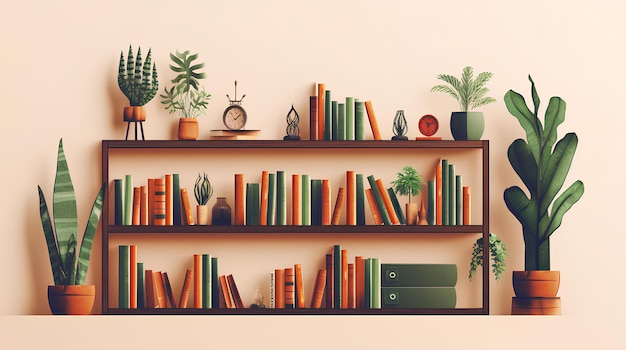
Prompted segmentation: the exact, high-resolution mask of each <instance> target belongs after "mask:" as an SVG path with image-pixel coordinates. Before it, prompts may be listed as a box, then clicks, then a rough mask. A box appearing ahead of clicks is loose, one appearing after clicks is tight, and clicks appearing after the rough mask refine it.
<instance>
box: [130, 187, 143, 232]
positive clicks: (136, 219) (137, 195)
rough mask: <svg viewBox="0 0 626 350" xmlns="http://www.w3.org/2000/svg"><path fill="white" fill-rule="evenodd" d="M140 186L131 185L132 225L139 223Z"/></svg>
mask: <svg viewBox="0 0 626 350" xmlns="http://www.w3.org/2000/svg"><path fill="white" fill-rule="evenodd" d="M140 216H141V188H140V187H133V220H132V223H133V225H139V224H141V221H140Z"/></svg>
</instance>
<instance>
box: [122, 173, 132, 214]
mask: <svg viewBox="0 0 626 350" xmlns="http://www.w3.org/2000/svg"><path fill="white" fill-rule="evenodd" d="M132 210H133V176H132V175H126V176H125V182H124V225H131V224H132V219H133V217H132V213H133V212H132Z"/></svg>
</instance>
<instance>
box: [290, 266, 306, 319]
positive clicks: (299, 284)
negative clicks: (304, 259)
mask: <svg viewBox="0 0 626 350" xmlns="http://www.w3.org/2000/svg"><path fill="white" fill-rule="evenodd" d="M293 271H294V278H295V297H296V302H295V307H296V308H297V309H304V303H305V293H304V283H303V281H302V279H303V276H302V264H295V265H294V266H293Z"/></svg>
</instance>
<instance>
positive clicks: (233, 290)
mask: <svg viewBox="0 0 626 350" xmlns="http://www.w3.org/2000/svg"><path fill="white" fill-rule="evenodd" d="M226 280H227V281H228V289H229V290H230V294H231V295H232V297H233V301H234V303H235V308H237V309H243V308H245V305H244V304H243V300H242V299H241V295H239V289H237V284H236V283H235V278H234V277H233V275H228V276H226Z"/></svg>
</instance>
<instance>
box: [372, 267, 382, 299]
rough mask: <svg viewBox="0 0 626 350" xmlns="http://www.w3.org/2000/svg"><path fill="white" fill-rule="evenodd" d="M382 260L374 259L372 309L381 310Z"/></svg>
mask: <svg viewBox="0 0 626 350" xmlns="http://www.w3.org/2000/svg"><path fill="white" fill-rule="evenodd" d="M380 288H381V287H380V259H379V258H372V309H380Z"/></svg>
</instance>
